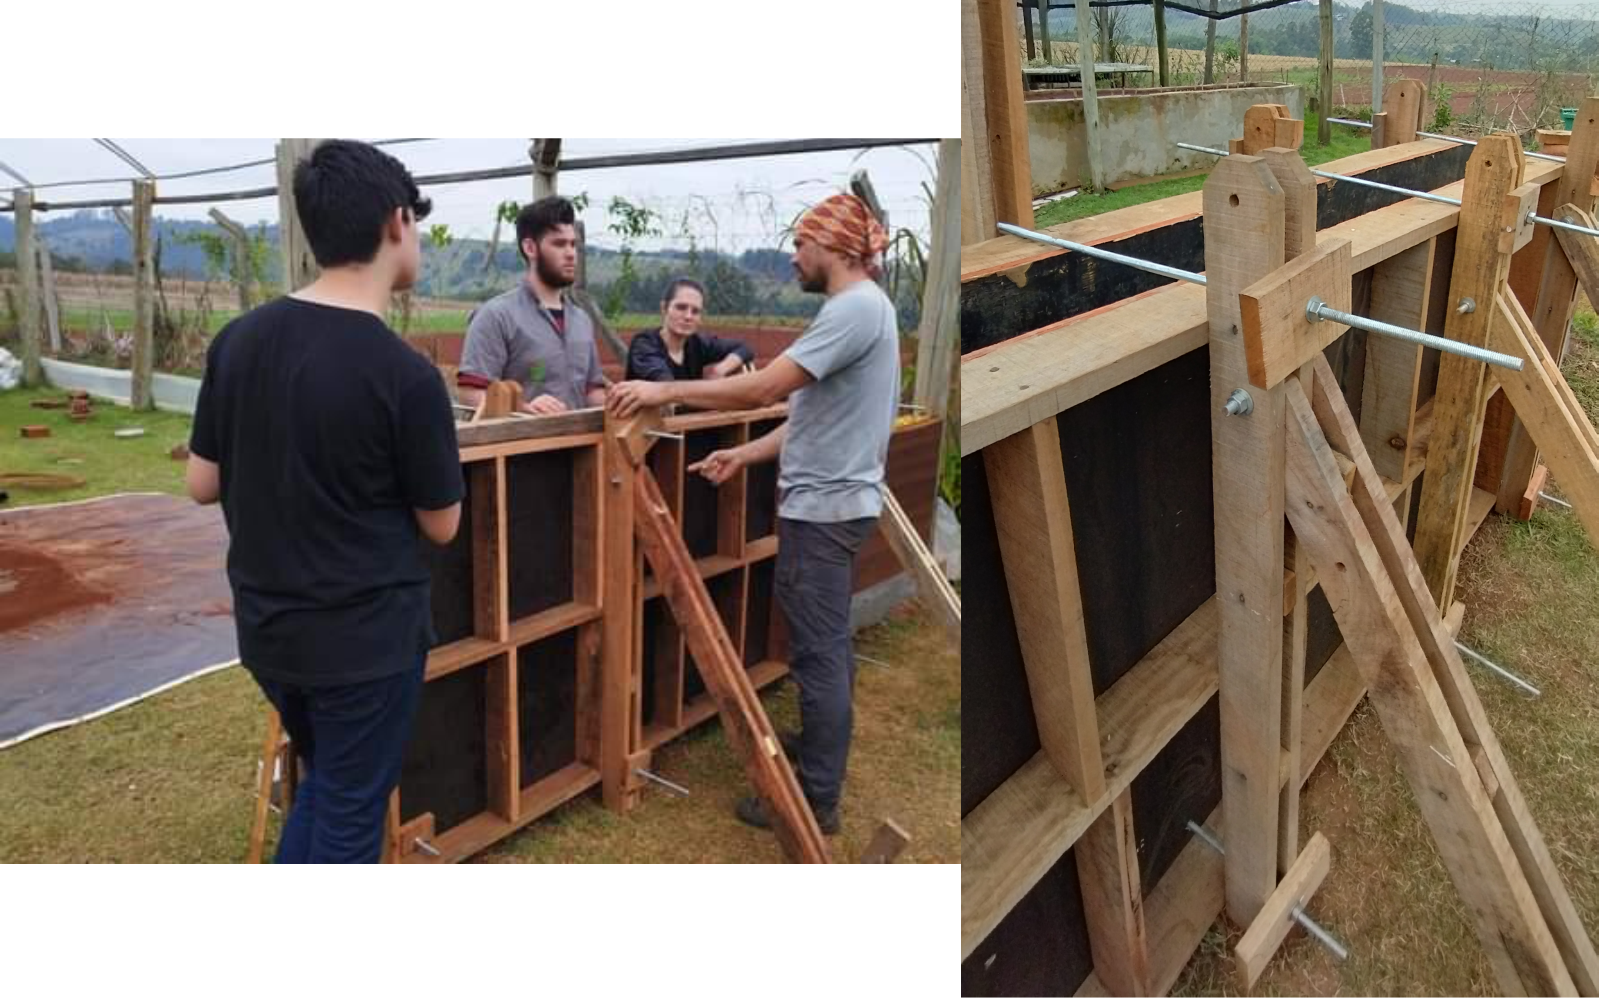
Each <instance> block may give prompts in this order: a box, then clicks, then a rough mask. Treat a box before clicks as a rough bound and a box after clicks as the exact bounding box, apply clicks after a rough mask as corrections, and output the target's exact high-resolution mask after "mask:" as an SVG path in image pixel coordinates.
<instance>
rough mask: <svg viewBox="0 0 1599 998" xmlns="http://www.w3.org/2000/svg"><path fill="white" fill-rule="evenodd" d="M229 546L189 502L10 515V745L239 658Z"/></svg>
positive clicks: (0, 520) (212, 517) (3, 672)
mask: <svg viewBox="0 0 1599 998" xmlns="http://www.w3.org/2000/svg"><path fill="white" fill-rule="evenodd" d="M227 547H228V536H227V528H226V526H225V525H224V523H223V521H222V511H221V509H220V508H219V507H216V506H197V505H195V504H194V503H192V502H190V501H189V500H187V499H180V498H178V497H177V496H170V495H143V494H141V495H120V496H108V497H106V498H103V499H91V500H88V501H85V502H78V503H63V504H61V505H59V506H33V507H27V508H22V509H14V510H0V747H5V746H7V745H11V744H15V743H16V742H18V741H21V740H23V739H24V738H28V737H32V736H33V735H36V734H42V733H44V732H45V731H49V730H53V729H54V728H58V727H64V726H66V725H68V724H72V723H75V722H77V721H81V720H86V719H87V718H88V717H90V716H93V715H97V714H100V713H104V712H106V711H108V710H110V709H113V708H115V707H117V706H121V705H123V704H126V703H131V702H133V701H135V700H138V699H142V698H143V697H146V696H149V695H150V694H151V693H154V692H156V691H158V690H161V689H164V688H166V687H168V686H171V685H174V684H176V683H178V682H181V681H183V680H185V679H189V678H192V677H193V676H195V675H198V674H199V673H202V672H206V671H210V670H211V669H213V668H215V667H217V666H220V665H224V664H228V663H232V662H233V661H235V660H236V659H237V658H238V647H237V644H236V641H235V637H234V630H233V596H232V593H231V592H230V591H229V589H228V580H227V574H226V570H225V560H226V557H227Z"/></svg>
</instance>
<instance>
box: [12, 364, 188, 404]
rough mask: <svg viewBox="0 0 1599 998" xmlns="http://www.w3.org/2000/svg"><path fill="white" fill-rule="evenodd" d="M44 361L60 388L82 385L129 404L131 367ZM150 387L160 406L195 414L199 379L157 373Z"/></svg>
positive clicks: (46, 368) (89, 389) (49, 373)
mask: <svg viewBox="0 0 1599 998" xmlns="http://www.w3.org/2000/svg"><path fill="white" fill-rule="evenodd" d="M41 363H43V364H44V375H45V377H46V378H47V379H49V381H50V383H51V384H52V385H54V386H56V387H57V388H79V389H82V390H83V391H86V392H88V393H89V394H90V395H93V396H96V397H98V398H104V399H110V400H111V401H113V402H116V403H117V404H119V405H127V404H128V402H129V399H130V398H131V397H132V395H133V375H132V373H131V372H129V371H117V370H113V369H111V368H108V367H92V366H90V365H88V364H73V363H70V362H69V361H64V360H54V359H52V358H49V357H45V358H43V359H42V361H41ZM150 391H151V394H153V395H154V396H155V407H156V408H157V409H165V410H167V411H169V412H185V413H189V414H190V415H193V414H194V405H195V402H196V401H197V400H198V399H199V397H200V379H198V378H184V377H180V376H179V375H176V374H160V373H157V374H156V375H155V376H154V377H152V378H151V384H150Z"/></svg>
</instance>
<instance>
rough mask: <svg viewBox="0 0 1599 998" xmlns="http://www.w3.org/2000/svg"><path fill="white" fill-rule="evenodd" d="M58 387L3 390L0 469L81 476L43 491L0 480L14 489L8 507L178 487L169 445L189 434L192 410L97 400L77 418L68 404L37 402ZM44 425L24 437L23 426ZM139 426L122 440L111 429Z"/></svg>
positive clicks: (177, 490) (179, 475)
mask: <svg viewBox="0 0 1599 998" xmlns="http://www.w3.org/2000/svg"><path fill="white" fill-rule="evenodd" d="M64 394H65V393H63V392H62V391H60V390H59V389H54V388H51V389H21V388H19V389H16V390H14V391H9V392H0V474H17V473H31V474H37V473H49V474H57V475H72V476H74V477H76V478H82V479H84V481H85V484H84V485H83V486H82V487H81V488H75V489H68V490H65V491H40V490H33V489H23V488H15V487H11V488H9V489H7V487H6V486H3V485H0V489H7V491H9V492H10V493H11V501H10V502H8V503H6V504H5V505H4V506H0V509H5V508H7V507H9V506H23V505H32V504H35V503H43V502H65V501H68V500H72V499H87V498H89V497H90V496H101V495H108V494H110V493H113V492H170V493H172V494H174V495H182V494H183V462H181V461H174V460H172V459H171V458H170V457H169V456H168V452H169V451H170V450H171V449H172V447H173V445H174V444H180V443H186V442H187V441H188V439H189V422H190V420H189V417H188V416H185V415H182V414H179V413H172V412H141V413H135V412H133V411H132V410H131V409H126V408H123V407H122V406H118V405H114V404H112V403H110V402H102V401H96V402H95V404H94V415H92V416H90V417H89V419H88V420H86V421H84V422H82V423H74V422H73V421H72V420H71V419H69V418H68V417H67V411H66V410H65V409H35V408H33V407H32V405H31V404H30V403H32V402H33V401H35V400H40V399H60V398H62V397H64ZM27 425H39V426H48V427H49V428H50V436H48V437H45V438H43V439H34V440H25V439H23V438H22V435H21V428H22V427H23V426H27ZM134 426H137V427H143V428H144V431H145V433H144V436H142V437H135V438H132V439H121V438H118V437H116V436H114V435H113V433H112V431H114V430H118V429H123V428H126V427H134Z"/></svg>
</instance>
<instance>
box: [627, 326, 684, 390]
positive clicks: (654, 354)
mask: <svg viewBox="0 0 1599 998" xmlns="http://www.w3.org/2000/svg"><path fill="white" fill-rule="evenodd" d="M627 379H628V380H629V381H674V380H676V378H675V377H674V375H673V374H672V367H671V365H670V364H668V363H667V360H666V341H665V340H663V339H661V337H660V335H659V334H658V333H639V334H638V335H637V336H635V337H633V342H631V343H629V344H628V345H627Z"/></svg>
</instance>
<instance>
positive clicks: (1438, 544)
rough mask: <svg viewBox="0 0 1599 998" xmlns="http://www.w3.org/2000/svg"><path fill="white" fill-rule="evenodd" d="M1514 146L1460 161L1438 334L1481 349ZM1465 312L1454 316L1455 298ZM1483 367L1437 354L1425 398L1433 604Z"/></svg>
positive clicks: (1460, 514)
mask: <svg viewBox="0 0 1599 998" xmlns="http://www.w3.org/2000/svg"><path fill="white" fill-rule="evenodd" d="M1522 164H1523V159H1522V155H1521V144H1520V142H1519V140H1518V139H1517V138H1515V137H1514V136H1510V135H1502V134H1501V135H1486V136H1484V137H1483V138H1481V139H1480V140H1479V141H1478V143H1477V147H1476V148H1475V149H1474V150H1472V153H1471V159H1469V160H1467V162H1466V180H1465V185H1464V190H1463V192H1462V201H1463V204H1462V205H1461V208H1460V222H1459V225H1458V227H1457V228H1456V230H1455V263H1454V269H1453V270H1452V271H1451V275H1450V281H1449V299H1448V302H1447V308H1446V310H1445V316H1446V319H1445V322H1444V335H1445V336H1446V337H1448V338H1449V339H1451V340H1454V341H1456V342H1457V343H1469V344H1472V345H1473V346H1483V345H1484V344H1485V343H1487V341H1488V327H1489V324H1490V323H1492V322H1494V321H1496V319H1497V315H1496V312H1497V310H1496V309H1495V308H1494V307H1493V305H1494V296H1495V294H1496V293H1497V292H1498V290H1499V288H1500V287H1501V286H1502V285H1503V284H1504V282H1505V272H1506V270H1507V268H1508V266H1509V263H1510V252H1509V251H1510V245H1509V241H1508V240H1509V236H1508V234H1506V233H1502V232H1501V231H1500V230H1501V228H1502V224H1501V223H1502V215H1503V212H1504V210H1505V202H1506V195H1507V194H1509V193H1510V190H1511V189H1512V188H1514V187H1516V186H1517V185H1519V184H1520V183H1521V173H1522ZM1467 298H1469V299H1471V301H1472V303H1473V306H1474V308H1473V310H1472V311H1470V312H1461V311H1460V309H1459V306H1460V303H1461V302H1462V300H1463V299H1467ZM1485 372H1486V365H1484V364H1483V363H1482V362H1481V361H1476V360H1468V359H1466V358H1464V357H1458V356H1456V355H1454V354H1444V355H1443V357H1442V359H1441V361H1440V363H1439V365H1438V393H1437V394H1436V395H1435V396H1434V397H1433V430H1432V440H1431V442H1430V443H1429V445H1428V447H1427V468H1426V477H1425V478H1424V479H1423V488H1422V490H1421V506H1420V509H1419V515H1418V517H1417V525H1416V545H1415V546H1416V560H1417V561H1418V562H1420V564H1421V571H1422V575H1423V577H1424V578H1425V579H1426V580H1427V585H1428V587H1429V588H1430V589H1431V590H1432V594H1433V599H1434V601H1435V602H1436V603H1437V605H1438V606H1440V607H1448V606H1449V604H1450V603H1451V602H1452V596H1453V593H1454V588H1455V568H1456V566H1457V565H1458V564H1459V560H1460V538H1461V535H1462V532H1463V531H1464V530H1465V517H1466V506H1467V504H1468V501H1469V500H1470V498H1471V489H1472V479H1473V477H1474V473H1475V471H1476V466H1477V446H1478V443H1479V441H1480V440H1481V437H1482V425H1483V406H1484V404H1485V403H1486V402H1487V383H1486V378H1485V376H1484V375H1485Z"/></svg>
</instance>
